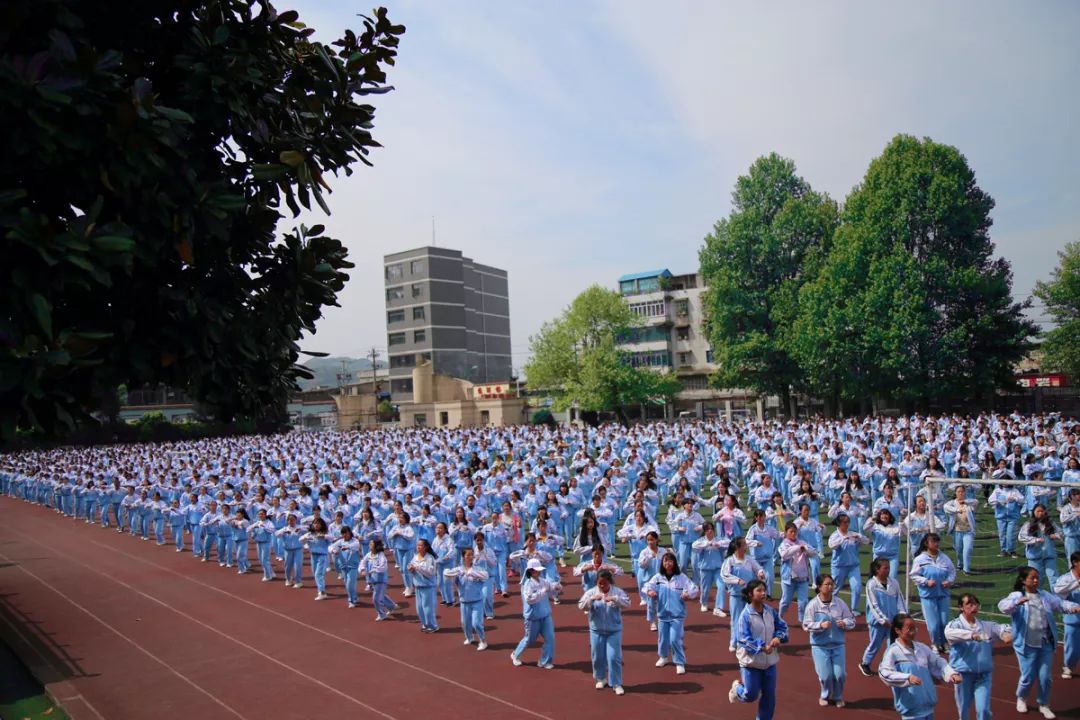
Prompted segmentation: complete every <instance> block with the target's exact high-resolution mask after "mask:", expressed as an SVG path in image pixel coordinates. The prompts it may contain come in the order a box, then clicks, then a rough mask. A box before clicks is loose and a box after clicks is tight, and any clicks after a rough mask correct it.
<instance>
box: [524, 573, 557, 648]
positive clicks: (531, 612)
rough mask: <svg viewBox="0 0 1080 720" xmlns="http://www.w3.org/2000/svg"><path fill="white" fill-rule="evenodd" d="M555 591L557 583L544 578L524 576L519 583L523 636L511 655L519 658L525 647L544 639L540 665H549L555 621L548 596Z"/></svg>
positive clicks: (553, 640)
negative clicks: (523, 580)
mask: <svg viewBox="0 0 1080 720" xmlns="http://www.w3.org/2000/svg"><path fill="white" fill-rule="evenodd" d="M556 593H557V584H556V583H553V582H551V581H549V580H546V579H544V578H542V577H541V578H534V577H530V578H525V582H523V583H521V606H522V614H523V616H524V619H525V636H524V637H523V638H521V642H519V643H518V644H517V647H516V648H514V652H513V655H514V657H515V658H518V659H520V657H521V653H523V652H524V651H525V648H527V647H529V646H530V645H532V644H533V643H534V642H536V639H537V638H538V637H542V638H543V639H544V648H543V650H542V651H541V653H540V665H550V664H552V663H554V661H555V623H554V622H553V621H552V619H551V602H550V598H552V597H554V596H555V595H556Z"/></svg>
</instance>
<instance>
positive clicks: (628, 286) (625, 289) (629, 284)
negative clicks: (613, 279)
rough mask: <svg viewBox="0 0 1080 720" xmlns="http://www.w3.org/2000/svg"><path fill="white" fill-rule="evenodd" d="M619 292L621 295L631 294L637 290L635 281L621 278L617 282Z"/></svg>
mask: <svg viewBox="0 0 1080 720" xmlns="http://www.w3.org/2000/svg"><path fill="white" fill-rule="evenodd" d="M619 292H621V293H622V294H623V295H633V294H634V293H636V292H637V283H636V282H634V281H633V280H623V281H622V282H621V283H619Z"/></svg>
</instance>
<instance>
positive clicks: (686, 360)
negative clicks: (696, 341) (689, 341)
mask: <svg viewBox="0 0 1080 720" xmlns="http://www.w3.org/2000/svg"><path fill="white" fill-rule="evenodd" d="M679 364H680V365H693V364H694V353H690V352H681V353H679Z"/></svg>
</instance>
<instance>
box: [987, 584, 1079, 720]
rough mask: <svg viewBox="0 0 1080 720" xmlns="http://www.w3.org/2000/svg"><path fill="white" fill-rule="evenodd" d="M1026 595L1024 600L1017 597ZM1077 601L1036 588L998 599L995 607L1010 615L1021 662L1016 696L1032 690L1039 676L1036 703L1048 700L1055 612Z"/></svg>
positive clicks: (1072, 608)
mask: <svg viewBox="0 0 1080 720" xmlns="http://www.w3.org/2000/svg"><path fill="white" fill-rule="evenodd" d="M1024 598H1027V602H1025V603H1021V602H1020V600H1021V599H1024ZM1078 608H1080V605H1077V604H1075V603H1073V602H1072V601H1070V600H1062V599H1061V598H1059V597H1058V596H1057V595H1054V594H1052V593H1048V592H1046V591H1044V590H1039V591H1038V593H1033V594H1026V593H1023V592H1020V591H1016V592H1012V593H1009V594H1008V595H1007V596H1005V597H1004V598H1003V599H1002V600H1001V602H999V603H998V610H1000V611H1001V612H1002V613H1004V614H1005V615H1008V616H1009V617H1010V618H1012V631H1013V650H1015V651H1016V659H1017V661H1018V662H1019V663H1020V681H1019V683H1017V686H1016V697H1017V698H1020V699H1024V698H1026V697H1027V695H1028V693H1029V692H1030V691H1031V686H1032V685H1033V684H1034V683H1035V679H1036V677H1037V678H1038V680H1039V694H1038V696H1037V702H1038V703H1039V705H1049V704H1050V686H1051V684H1052V682H1053V677H1054V675H1053V669H1052V666H1053V661H1054V648H1055V647H1056V646H1057V627H1056V625H1055V623H1054V613H1055V612H1064V611H1068V612H1073V611H1075V610H1076V609H1078Z"/></svg>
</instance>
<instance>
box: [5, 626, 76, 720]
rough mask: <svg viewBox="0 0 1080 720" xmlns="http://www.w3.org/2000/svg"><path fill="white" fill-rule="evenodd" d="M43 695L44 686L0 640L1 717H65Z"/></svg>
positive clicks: (51, 719)
mask: <svg viewBox="0 0 1080 720" xmlns="http://www.w3.org/2000/svg"><path fill="white" fill-rule="evenodd" d="M67 717H68V716H67V715H66V714H65V713H64V711H63V710H61V709H60V708H59V707H58V706H56V705H55V704H54V703H53V702H52V700H50V699H49V698H48V697H47V696H46V695H45V689H44V688H43V687H42V686H41V683H39V682H38V681H37V680H36V679H35V678H34V677H33V676H32V675H31V674H30V671H28V670H27V669H26V667H25V666H24V665H23V664H22V662H20V661H19V659H18V658H17V657H15V654H14V653H12V652H11V649H10V648H8V646H7V645H5V644H4V643H2V642H0V718H3V719H4V720H45V719H46V718H48V720H67Z"/></svg>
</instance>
